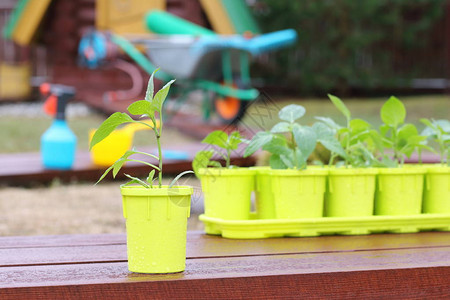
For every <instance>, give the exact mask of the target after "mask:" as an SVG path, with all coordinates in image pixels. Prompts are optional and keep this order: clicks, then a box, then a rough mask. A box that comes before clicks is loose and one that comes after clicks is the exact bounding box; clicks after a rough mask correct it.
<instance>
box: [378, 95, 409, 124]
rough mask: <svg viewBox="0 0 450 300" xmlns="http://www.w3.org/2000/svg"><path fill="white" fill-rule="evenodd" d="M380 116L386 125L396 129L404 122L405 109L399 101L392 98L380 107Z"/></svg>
mask: <svg viewBox="0 0 450 300" xmlns="http://www.w3.org/2000/svg"><path fill="white" fill-rule="evenodd" d="M380 115H381V120H382V121H383V122H384V123H385V124H386V125H389V126H391V127H393V128H397V127H398V125H400V124H403V122H404V121H405V117H406V109H405V106H404V105H403V103H402V102H401V101H400V100H399V99H397V98H396V97H394V96H392V97H390V98H389V100H388V101H386V102H385V103H384V104H383V106H382V107H381V112H380Z"/></svg>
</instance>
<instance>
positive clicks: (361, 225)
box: [199, 214, 450, 239]
mask: <svg viewBox="0 0 450 300" xmlns="http://www.w3.org/2000/svg"><path fill="white" fill-rule="evenodd" d="M199 219H200V221H202V222H203V223H204V224H205V232H206V233H207V234H214V235H222V237H224V238H230V239H260V238H271V237H308V236H320V235H331V234H342V235H361V234H371V233H382V232H390V233H411V232H419V231H430V230H438V231H450V214H420V215H410V216H371V217H360V218H359V217H351V218H350V217H348V218H338V217H323V218H315V219H292V220H288V219H265V220H223V219H217V218H211V217H208V216H206V215H204V214H202V215H200V217H199Z"/></svg>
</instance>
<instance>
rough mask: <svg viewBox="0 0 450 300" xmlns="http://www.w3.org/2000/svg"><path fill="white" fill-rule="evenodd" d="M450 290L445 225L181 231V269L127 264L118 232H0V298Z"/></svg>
mask: <svg viewBox="0 0 450 300" xmlns="http://www.w3.org/2000/svg"><path fill="white" fill-rule="evenodd" d="M433 297H439V298H445V299H450V232H425V233H417V234H375V235H370V236H327V237H317V238H276V239H264V240H231V239H223V238H221V237H217V236H207V235H205V234H203V233H201V232H189V233H188V242H187V262H186V271H185V272H184V273H178V274H168V275H146V274H135V273H130V272H129V271H128V269H127V262H126V244H125V235H123V234H104V235H62V236H31V237H2V238H0V299H2V300H7V299H126V298H130V299H174V298H181V299H232V298H245V299H275V298H292V299H313V298H327V299H328V298H340V299H342V298H356V299H365V298H377V299H381V298H386V299H399V298H408V299H411V298H420V299H430V298H433Z"/></svg>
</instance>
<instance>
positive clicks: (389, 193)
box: [375, 166, 426, 215]
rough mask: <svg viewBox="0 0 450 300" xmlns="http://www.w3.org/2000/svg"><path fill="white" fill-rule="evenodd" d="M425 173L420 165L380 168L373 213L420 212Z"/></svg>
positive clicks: (402, 213)
mask: <svg viewBox="0 0 450 300" xmlns="http://www.w3.org/2000/svg"><path fill="white" fill-rule="evenodd" d="M425 173H426V169H425V168H423V167H420V166H408V167H400V168H380V169H379V173H378V176H377V187H376V192H375V214H376V215H415V214H420V213H421V211H422V194H423V180H424V174H425Z"/></svg>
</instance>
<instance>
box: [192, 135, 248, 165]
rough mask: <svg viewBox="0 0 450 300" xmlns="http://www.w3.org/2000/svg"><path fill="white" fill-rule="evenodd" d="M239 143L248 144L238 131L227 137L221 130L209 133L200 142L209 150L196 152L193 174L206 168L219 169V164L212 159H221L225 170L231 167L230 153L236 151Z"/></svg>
mask: <svg viewBox="0 0 450 300" xmlns="http://www.w3.org/2000/svg"><path fill="white" fill-rule="evenodd" d="M241 143H248V141H247V140H246V139H245V138H244V137H243V136H242V135H241V134H240V132H239V131H233V132H231V133H230V134H229V135H228V134H227V133H226V132H224V131H222V130H216V131H213V132H211V133H210V134H208V136H206V137H205V138H204V139H203V140H202V144H208V145H209V146H211V149H208V150H202V151H199V152H197V154H196V155H195V158H194V160H193V161H192V168H193V169H194V172H195V173H196V174H198V170H199V169H201V168H207V167H216V168H221V167H222V165H221V164H220V162H218V161H217V160H213V157H221V158H223V159H224V160H225V168H231V167H233V166H232V165H231V152H232V151H234V150H237V149H238V147H239V145H240V144H241ZM217 147H218V149H217Z"/></svg>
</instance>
